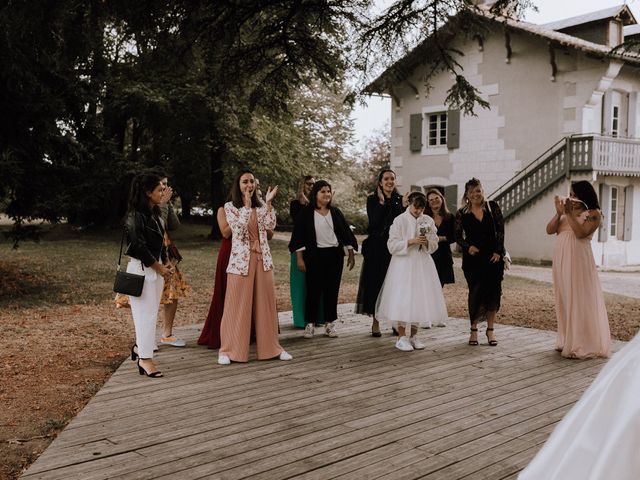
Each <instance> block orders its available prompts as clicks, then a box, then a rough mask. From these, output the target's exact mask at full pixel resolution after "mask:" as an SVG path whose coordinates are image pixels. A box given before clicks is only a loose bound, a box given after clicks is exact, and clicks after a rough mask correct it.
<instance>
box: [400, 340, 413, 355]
mask: <svg viewBox="0 0 640 480" xmlns="http://www.w3.org/2000/svg"><path fill="white" fill-rule="evenodd" d="M396 348H397V349H398V350H402V351H403V352H412V351H413V346H412V345H411V342H410V341H409V339H408V338H407V337H400V338H398V341H397V342H396Z"/></svg>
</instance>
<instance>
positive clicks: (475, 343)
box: [469, 328, 478, 347]
mask: <svg viewBox="0 0 640 480" xmlns="http://www.w3.org/2000/svg"><path fill="white" fill-rule="evenodd" d="M473 332H476V333H477V332H478V329H477V328H472V329H471V333H473ZM476 338H478V337H477V336H476ZM469 345H471V346H473V347H475V346H477V345H478V340H471V338H469Z"/></svg>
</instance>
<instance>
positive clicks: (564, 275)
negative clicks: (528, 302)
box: [553, 212, 611, 358]
mask: <svg viewBox="0 0 640 480" xmlns="http://www.w3.org/2000/svg"><path fill="white" fill-rule="evenodd" d="M586 216H587V212H584V213H583V214H582V215H581V216H580V217H578V222H579V223H583V222H584V221H585V219H586ZM591 237H592V235H589V236H588V237H585V238H577V237H576V236H575V234H574V233H573V230H572V229H571V225H569V222H568V221H567V219H566V217H565V216H564V215H563V216H562V217H560V225H559V227H558V238H557V240H556V245H555V248H554V251H553V285H554V287H555V292H556V318H557V319H558V338H557V343H556V350H558V351H560V352H561V353H562V356H563V357H567V358H592V357H608V356H609V354H610V351H611V334H610V331H609V318H608V316H607V310H606V308H605V305H604V297H603V296H602V287H601V286H600V279H599V278H598V271H597V270H596V263H595V261H594V259H593V252H592V251H591Z"/></svg>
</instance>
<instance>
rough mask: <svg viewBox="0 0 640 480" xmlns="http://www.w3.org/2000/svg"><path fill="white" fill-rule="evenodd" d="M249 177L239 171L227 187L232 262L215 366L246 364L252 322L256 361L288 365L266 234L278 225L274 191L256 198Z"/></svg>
mask: <svg viewBox="0 0 640 480" xmlns="http://www.w3.org/2000/svg"><path fill="white" fill-rule="evenodd" d="M257 191H258V190H257V188H256V179H255V177H254V176H253V173H252V172H250V171H248V170H245V171H242V172H241V173H240V174H239V175H238V176H237V178H236V179H235V181H234V184H233V186H232V188H231V201H230V202H227V204H225V206H224V210H225V214H226V216H227V222H228V223H229V226H230V227H231V232H232V233H231V257H230V258H229V265H228V267H227V274H228V275H227V291H226V294H225V299H224V314H223V316H222V325H221V327H220V339H221V343H222V344H221V346H220V351H219V353H218V363H219V364H221V365H228V364H229V363H231V361H234V362H247V361H248V360H249V340H250V338H249V337H250V333H251V319H252V318H253V319H254V322H255V330H256V353H257V357H258V359H259V360H266V359H270V358H276V357H278V358H279V359H280V360H291V358H292V357H291V355H289V354H288V353H287V352H285V351H284V349H283V348H282V347H281V346H280V343H279V342H278V312H277V310H276V295H275V289H274V283H273V260H272V257H271V251H270V250H269V244H268V243H267V230H271V229H273V228H274V227H275V224H276V214H275V212H274V211H273V208H272V207H271V201H272V200H273V198H274V197H275V196H276V192H277V191H278V187H275V188H274V189H271V187H269V189H268V190H267V195H266V198H265V200H266V202H265V203H263V202H262V200H260V197H259V196H258V193H257Z"/></svg>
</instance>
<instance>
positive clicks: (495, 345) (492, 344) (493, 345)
mask: <svg viewBox="0 0 640 480" xmlns="http://www.w3.org/2000/svg"><path fill="white" fill-rule="evenodd" d="M487 332H493V327H492V328H487ZM487 340H489V345H490V346H492V347H497V346H498V341H497V340H495V339H494V340H491V339H490V338H489V333H487Z"/></svg>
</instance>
